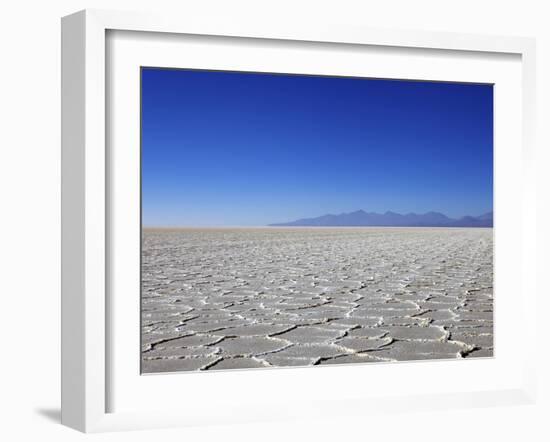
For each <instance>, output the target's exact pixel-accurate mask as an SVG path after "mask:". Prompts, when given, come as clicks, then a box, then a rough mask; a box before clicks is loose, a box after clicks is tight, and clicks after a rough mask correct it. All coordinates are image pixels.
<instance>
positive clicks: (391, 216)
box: [269, 210, 493, 227]
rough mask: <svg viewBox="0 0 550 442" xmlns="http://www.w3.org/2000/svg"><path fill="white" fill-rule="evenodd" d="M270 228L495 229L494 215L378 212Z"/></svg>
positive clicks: (291, 223)
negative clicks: (452, 215) (449, 215)
mask: <svg viewBox="0 0 550 442" xmlns="http://www.w3.org/2000/svg"><path fill="white" fill-rule="evenodd" d="M269 225H270V226H319V227H329V226H355V227H360V226H376V227H493V212H488V213H485V214H483V215H480V216H463V217H462V218H449V217H448V216H446V215H444V214H442V213H439V212H427V213H423V214H417V213H407V214H405V215H402V214H399V213H395V212H390V211H388V212H385V213H375V212H365V211H364V210H357V211H355V212H350V213H341V214H340V215H331V214H328V215H323V216H319V217H317V218H303V219H298V220H296V221H290V222H285V223H276V224H269Z"/></svg>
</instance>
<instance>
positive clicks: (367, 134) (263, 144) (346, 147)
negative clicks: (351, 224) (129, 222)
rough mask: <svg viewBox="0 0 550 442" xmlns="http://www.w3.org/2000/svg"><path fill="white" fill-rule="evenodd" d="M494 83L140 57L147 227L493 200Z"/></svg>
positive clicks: (483, 204) (474, 208) (471, 209)
mask: <svg viewBox="0 0 550 442" xmlns="http://www.w3.org/2000/svg"><path fill="white" fill-rule="evenodd" d="M492 188H493V88H492V86H490V85H474V84H469V85H466V84H456V83H433V82H414V81H391V80H374V79H373V80H371V79H357V78H337V77H315V76H293V75H271V74H252V73H232V72H209V71H191V70H169V69H156V68H144V69H143V70H142V197H143V200H142V207H143V224H144V225H145V226H205V225H212V226H214V225H266V224H269V223H276V222H284V221H290V220H294V219H298V218H304V217H315V216H320V215H324V214H327V213H334V214H338V213H342V212H350V211H354V210H358V209H364V210H366V211H368V212H369V211H374V212H385V211H387V210H391V211H395V212H399V213H408V212H417V213H423V212H427V211H432V210H433V211H438V212H442V213H445V214H446V215H448V216H451V217H458V216H463V215H480V214H482V213H485V212H488V211H490V210H492V204H493V195H492Z"/></svg>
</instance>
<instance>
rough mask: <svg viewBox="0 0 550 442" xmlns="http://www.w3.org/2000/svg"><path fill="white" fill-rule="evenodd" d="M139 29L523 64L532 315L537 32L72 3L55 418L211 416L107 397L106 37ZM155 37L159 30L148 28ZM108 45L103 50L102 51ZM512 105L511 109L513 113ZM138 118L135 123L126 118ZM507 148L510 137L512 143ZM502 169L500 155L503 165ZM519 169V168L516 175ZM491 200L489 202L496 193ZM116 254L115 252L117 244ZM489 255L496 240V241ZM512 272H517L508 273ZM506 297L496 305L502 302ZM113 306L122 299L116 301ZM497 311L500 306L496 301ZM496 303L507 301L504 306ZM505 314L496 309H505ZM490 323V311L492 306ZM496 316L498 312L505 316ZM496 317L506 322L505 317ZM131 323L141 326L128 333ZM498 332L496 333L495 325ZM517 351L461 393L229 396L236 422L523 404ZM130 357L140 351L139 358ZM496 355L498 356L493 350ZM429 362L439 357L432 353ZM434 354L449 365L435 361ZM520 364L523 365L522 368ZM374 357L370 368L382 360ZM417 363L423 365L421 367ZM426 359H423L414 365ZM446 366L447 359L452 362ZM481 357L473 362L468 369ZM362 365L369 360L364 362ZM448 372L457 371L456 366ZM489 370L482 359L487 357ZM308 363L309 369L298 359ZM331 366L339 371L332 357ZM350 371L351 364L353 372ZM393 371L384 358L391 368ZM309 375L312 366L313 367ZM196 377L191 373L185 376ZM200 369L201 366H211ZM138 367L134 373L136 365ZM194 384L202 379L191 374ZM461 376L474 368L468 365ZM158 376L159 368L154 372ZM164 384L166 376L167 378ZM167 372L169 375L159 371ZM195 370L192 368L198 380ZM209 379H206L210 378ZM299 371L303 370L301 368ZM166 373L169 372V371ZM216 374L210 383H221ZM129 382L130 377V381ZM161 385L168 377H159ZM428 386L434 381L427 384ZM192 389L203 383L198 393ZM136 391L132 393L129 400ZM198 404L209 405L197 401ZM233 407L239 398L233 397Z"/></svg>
mask: <svg viewBox="0 0 550 442" xmlns="http://www.w3.org/2000/svg"><path fill="white" fill-rule="evenodd" d="M113 31H115V32H119V31H120V32H132V31H138V32H144V33H146V32H147V33H151V32H153V33H161V34H162V35H172V36H174V35H175V36H180V37H182V38H184V37H185V36H186V35H188V36H218V37H221V38H227V39H229V40H231V39H233V40H232V41H234V39H235V38H242V39H256V40H261V41H267V40H269V41H273V42H277V41H284V42H286V43H285V44H290V45H292V44H293V42H294V43H295V44H302V43H304V42H308V43H309V44H313V45H314V44H316V43H318V44H337V45H339V47H346V46H348V47H352V46H353V47H363V46H365V47H366V46H369V47H377V48H379V49H381V50H383V49H384V48H388V49H389V48H396V47H397V48H403V49H427V50H436V51H442V53H443V52H445V51H452V52H456V53H471V54H476V57H478V58H483V57H484V56H488V55H489V54H509V55H513V56H516V57H517V58H518V60H519V62H520V69H521V81H520V82H519V84H520V85H519V86H518V87H519V88H521V91H517V92H520V95H518V96H519V97H520V100H521V112H520V113H519V114H517V115H520V118H521V121H516V122H515V125H516V127H518V128H520V133H519V138H518V140H519V144H520V146H517V147H516V148H515V149H516V150H514V151H515V152H516V154H517V155H519V157H517V158H521V166H520V170H519V171H518V170H514V171H511V172H514V173H515V175H516V176H515V177H514V178H515V179H516V180H517V181H520V183H521V185H520V186H518V185H517V183H514V185H515V186H516V188H517V195H518V201H520V202H521V205H522V206H521V212H520V214H519V215H518V218H517V223H515V224H513V225H512V224H511V225H510V229H511V230H510V231H512V230H513V229H515V230H514V232H515V233H516V234H517V235H518V237H517V241H518V243H517V246H518V249H517V251H518V254H519V256H518V257H517V259H518V260H519V261H518V262H520V263H521V270H520V275H518V276H517V278H516V283H517V284H518V285H517V287H518V288H519V290H520V296H519V301H518V302H519V306H520V310H521V312H522V314H523V315H524V317H531V318H534V317H535V308H536V307H535V306H536V296H537V295H536V293H537V292H536V286H535V276H534V272H535V268H536V266H535V262H534V260H535V253H534V251H535V247H536V237H535V231H536V229H535V223H536V219H535V215H536V213H535V193H536V186H535V178H534V174H532V173H530V171H531V170H532V168H533V167H534V166H533V162H534V149H535V147H534V123H533V122H534V106H535V78H534V77H535V42H534V40H533V39H529V38H519V37H493V36H480V35H466V34H451V33H428V32H417V31H388V30H376V29H362V28H361V29H358V28H349V27H346V26H342V25H330V24H324V25H313V24H307V25H304V26H301V27H296V26H293V25H285V24H282V23H279V24H269V23H267V24H266V23H259V22H256V23H250V22H246V21H245V20H242V21H232V22H231V23H217V22H209V21H207V20H199V19H197V18H195V17H183V18H182V17H165V16H154V15H151V14H133V13H126V12H111V11H99V10H87V11H81V12H78V13H76V14H73V15H70V16H67V17H65V18H63V21H62V55H63V59H62V123H63V128H62V423H63V424H65V425H67V426H70V427H72V428H75V429H78V430H80V431H85V432H96V431H110V430H121V429H137V428H154V427H165V426H185V425H197V424H208V423H209V422H210V421H211V419H212V416H209V415H205V414H204V408H200V407H198V408H197V412H196V413H195V414H191V412H190V411H189V410H187V411H186V410H182V409H181V408H179V409H178V408H176V407H169V406H168V407H165V408H160V409H156V410H153V409H151V410H147V408H146V407H142V408H140V407H136V410H126V409H124V410H121V411H119V410H117V409H116V408H114V409H113V407H112V404H110V399H109V396H110V394H111V391H112V390H113V389H114V385H113V383H112V376H110V373H111V370H112V369H113V367H112V364H113V361H114V360H115V359H114V357H113V354H112V348H111V344H110V335H111V334H112V330H111V328H112V327H113V321H116V320H117V319H116V317H114V316H113V315H114V314H113V312H112V311H111V308H112V303H111V302H112V300H110V299H109V296H108V294H109V290H110V280H109V277H108V274H107V273H108V271H107V267H108V260H109V256H108V255H109V244H110V243H111V242H112V241H113V237H112V235H114V234H116V232H117V230H116V229H110V228H108V224H109V223H108V222H107V220H108V218H109V216H110V211H111V210H112V208H113V207H112V204H113V201H116V199H113V198H112V197H111V195H110V187H109V182H108V181H109V179H110V177H109V173H108V169H109V164H108V163H109V155H108V151H107V149H108V141H109V134H108V133H107V131H106V121H107V119H108V117H109V112H110V110H109V109H108V106H107V104H108V102H109V100H108V95H107V94H109V88H108V84H107V81H106V69H107V67H108V66H107V64H108V62H109V61H108V59H107V57H108V56H109V55H110V53H109V51H108V45H107V34H108V33H109V32H113ZM156 35H158V34H156ZM111 55H112V54H111ZM514 115H516V114H514ZM134 123H135V122H134ZM511 148H512V149H514V147H513V146H512V147H511ZM501 164H503V166H499V165H498V162H497V166H496V167H497V168H498V167H503V168H504V167H507V166H506V164H507V163H506V162H503V163H501ZM517 173H519V174H520V176H519V177H518V176H517ZM497 205H498V200H497ZM121 253H124V251H122V252H121ZM495 253H496V254H497V260H498V253H499V252H498V247H497V248H496V252H495ZM512 277H514V276H513V275H512ZM503 305H504V304H503ZM119 311H120V309H119ZM497 311H498V307H497ZM503 311H505V309H503ZM503 314H504V313H503ZM496 318H497V319H496V320H497V322H498V321H499V319H498V314H497V317H496ZM503 318H504V316H503ZM503 322H504V320H503ZM523 330H524V336H526V335H527V337H528V336H534V335H535V323H534V319H533V320H530V321H529V323H527V324H524V328H523ZM135 333H136V334H138V333H139V331H138V330H136V331H135ZM496 339H499V337H498V333H497V335H496ZM525 342H527V343H526V344H525V346H524V347H523V349H522V355H521V356H518V358H520V360H519V361H518V368H517V370H516V371H514V373H517V376H515V377H514V379H511V380H510V381H509V382H508V383H502V382H501V383H500V384H499V385H498V386H497V385H496V384H495V385H491V386H490V388H485V389H484V388H482V387H480V386H479V385H478V386H476V387H475V388H474V390H473V391H468V390H467V389H466V388H464V389H463V390H460V391H454V392H443V393H440V394H439V393H436V391H438V390H437V389H436V390H435V391H432V392H428V393H426V394H424V395H419V394H418V393H417V392H414V391H412V392H410V391H409V392H407V391H403V393H402V394H395V393H392V394H388V395H384V394H382V395H378V396H377V400H376V402H375V403H374V401H373V400H369V396H368V395H363V396H362V395H361V394H362V393H361V392H359V393H358V395H356V396H353V397H349V396H346V395H342V396H341V397H339V396H338V392H337V390H335V391H333V392H332V393H331V395H329V396H328V397H327V399H326V400H322V399H319V398H317V399H315V400H312V401H311V404H312V407H309V408H307V407H302V406H298V405H297V406H292V405H290V404H289V406H288V407H287V408H286V409H281V408H280V407H273V408H270V407H269V403H268V402H267V401H264V402H263V403H262V407H263V410H258V404H254V403H253V402H252V401H250V400H249V399H247V398H246V397H244V396H243V397H241V398H238V399H236V402H237V403H238V406H240V407H241V408H242V409H243V410H248V411H249V413H248V414H246V413H241V415H243V416H244V417H243V418H242V420H241V421H250V422H254V421H261V420H265V419H266V418H267V416H270V417H269V418H270V419H272V418H274V419H284V418H286V417H290V416H292V417H299V418H301V417H303V418H307V417H312V416H316V417H318V416H324V413H325V412H324V411H323V406H322V405H323V404H325V405H326V404H327V403H328V402H330V401H335V400H337V401H338V403H339V412H340V413H355V414H357V413H358V414H368V413H370V412H372V411H373V410H375V409H376V410H380V409H383V410H384V411H387V412H397V411H400V410H404V409H405V410H406V409H407V407H410V406H413V405H414V406H415V407H416V408H418V407H422V408H426V409H438V408H451V407H468V406H486V405H497V404H499V403H518V404H519V403H531V402H532V401H533V400H534V399H533V398H534V393H535V372H536V367H535V366H534V357H533V354H534V344H533V343H532V342H534V340H530V339H525ZM136 358H137V356H136ZM497 358H498V354H497ZM429 364H438V362H432V363H429ZM440 364H451V362H442V363H440ZM519 365H521V368H519ZM361 367H362V366H357V367H353V368H351V369H350V368H346V370H348V371H347V372H346V375H350V376H357V375H358V372H359V370H361V369H362V368H361ZM384 367H388V366H387V365H381V366H378V367H377V368H375V370H378V371H380V370H384ZM419 367H420V368H419ZM423 367H427V366H423ZM449 367H450V365H449ZM479 367H480V365H478V366H475V367H471V368H470V373H474V372H475V371H476V370H478V369H479ZM369 369H370V368H369ZM452 369H453V370H457V369H460V368H458V367H454V368H452ZM488 369H491V368H490V367H489V366H488ZM301 370H302V371H298V369H288V370H279V373H280V374H277V375H275V373H274V372H275V371H277V370H267V372H266V373H265V374H262V375H261V378H258V379H257V382H264V383H265V382H266V380H267V381H269V379H270V378H275V376H278V377H286V378H287V379H288V378H290V377H298V378H300V377H303V376H310V375H309V374H307V373H306V375H303V373H304V372H303V369H301ZM306 370H307V369H306ZM330 370H331V373H333V374H334V373H335V372H336V370H342V368H341V367H331V368H330ZM351 370H354V372H355V373H352V371H351ZM392 370H393V368H392ZM398 370H399V373H400V374H401V375H405V376H407V372H409V373H410V375H413V374H415V373H417V372H419V371H422V370H423V368H422V367H421V366H419V365H418V364H409V365H406V364H401V365H400V368H398ZM247 373H248V372H246V371H237V372H235V373H232V374H226V373H216V374H215V376H217V378H218V379H228V378H229V377H232V378H233V379H240V380H241V381H243V382H246V377H247V376H250V375H249V374H247ZM310 373H311V372H310ZM191 375H193V376H196V374H188V375H185V376H191ZM211 375H212V374H209V375H208V376H211ZM136 376H139V373H136ZM199 376H200V377H201V382H202V383H203V384H204V383H205V382H208V380H207V379H206V376H205V375H203V374H199ZM470 376H472V375H471V374H470ZM157 378H160V377H157ZM164 379H165V380H164V382H163V383H164V384H170V382H171V381H170V380H169V378H167V377H165V378H164ZM167 379H168V380H167ZM178 379H179V380H178V382H189V379H190V378H189V377H187V378H185V377H181V376H180V377H179V378H178ZM196 379H197V380H198V379H199V378H196ZM212 379H214V378H212ZM304 379H305V378H304ZM174 382H175V381H174ZM220 382H221V381H219V382H218V385H219V384H220ZM136 385H137V384H136ZM164 387H166V385H165V386H164ZM434 388H435V387H434ZM195 394H200V393H195ZM132 400H135V398H132ZM205 406H206V405H205ZM236 406H237V405H236ZM216 418H217V419H219V420H220V421H226V422H234V421H239V418H237V417H236V415H235V414H232V413H231V410H227V411H226V412H225V413H219V414H218V415H216Z"/></svg>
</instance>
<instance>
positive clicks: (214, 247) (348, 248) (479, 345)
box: [142, 227, 493, 373]
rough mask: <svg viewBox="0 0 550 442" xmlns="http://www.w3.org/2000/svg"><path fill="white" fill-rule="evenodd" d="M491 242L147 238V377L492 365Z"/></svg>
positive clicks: (442, 235)
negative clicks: (380, 365)
mask: <svg viewBox="0 0 550 442" xmlns="http://www.w3.org/2000/svg"><path fill="white" fill-rule="evenodd" d="M492 286H493V229H491V228H483V229H475V228H465V229H460V228H304V227H301V228H232V229H191V228H189V229H144V231H143V245H142V371H143V372H144V373H152V372H169V371H187V370H219V369H231V368H256V367H270V366H303V365H318V364H321V365H323V364H338V363H350V362H377V361H406V360H419V359H446V358H465V357H485V356H492V354H493V287H492Z"/></svg>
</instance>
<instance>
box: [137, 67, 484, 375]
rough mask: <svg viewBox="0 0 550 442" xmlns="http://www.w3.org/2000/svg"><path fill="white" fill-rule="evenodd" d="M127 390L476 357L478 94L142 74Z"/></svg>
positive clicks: (445, 87) (421, 86)
mask: <svg viewBox="0 0 550 442" xmlns="http://www.w3.org/2000/svg"><path fill="white" fill-rule="evenodd" d="M141 224H142V232H141V370H142V373H166V372H182V371H183V372H188V371H215V370H226V369H255V368H269V367H272V368H273V367H291V366H294V367H300V366H318V365H320V366H323V365H326V364H347V363H376V362H395V361H418V360H434V359H462V358H476V357H490V356H492V355H493V348H494V346H493V86H492V85H491V84H473V83H450V82H429V81H410V80H388V79H374V78H373V79H371V78H359V77H334V76H318V75H291V74H278V73H277V74H273V73H253V72H228V71H206V70H191V69H165V68H154V67H143V68H142V69H141Z"/></svg>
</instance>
